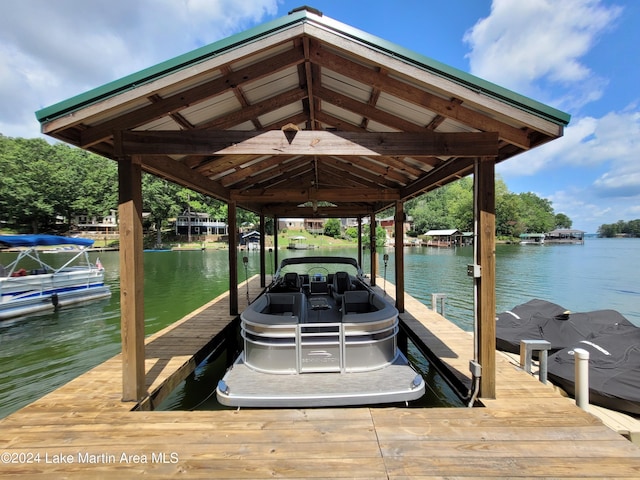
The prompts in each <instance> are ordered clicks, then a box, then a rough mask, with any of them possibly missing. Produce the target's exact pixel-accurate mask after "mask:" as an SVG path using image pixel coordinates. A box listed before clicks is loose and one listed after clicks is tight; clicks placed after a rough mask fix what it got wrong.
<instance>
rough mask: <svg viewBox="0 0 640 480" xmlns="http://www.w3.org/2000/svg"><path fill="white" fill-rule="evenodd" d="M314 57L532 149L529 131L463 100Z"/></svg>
mask: <svg viewBox="0 0 640 480" xmlns="http://www.w3.org/2000/svg"><path fill="white" fill-rule="evenodd" d="M314 45H315V44H314ZM312 58H313V61H314V62H315V63H317V64H318V65H321V66H322V67H324V68H327V69H329V70H333V71H334V72H340V73H341V74H343V75H346V76H347V77H350V78H352V79H354V80H357V81H358V82H363V83H365V84H367V85H371V86H372V87H373V88H379V89H381V90H382V91H383V92H385V93H387V94H389V95H393V96H395V97H398V98H400V99H403V100H406V101H408V102H410V103H413V104H415V105H418V106H421V107H423V108H425V109H427V110H432V111H434V112H437V113H438V114H439V115H441V116H443V117H446V118H451V119H453V120H455V121H457V122H461V123H464V124H465V125H469V126H470V127H472V128H475V129H478V130H482V131H495V132H498V133H499V135H500V138H501V139H502V140H504V141H506V142H508V143H511V144H513V145H517V146H518V147H520V148H524V149H529V148H531V141H530V139H529V135H528V133H527V132H526V131H524V130H521V129H519V128H516V127H513V126H511V125H508V124H506V123H504V122H501V121H499V120H496V119H494V118H490V117H488V116H487V115H485V114H483V113H481V112H478V111H477V110H474V109H472V108H468V107H466V106H465V105H464V104H462V101H461V100H460V99H456V98H454V99H451V100H448V99H446V98H442V97H440V96H438V95H434V94H432V93H429V92H427V91H424V90H420V89H417V88H408V87H407V84H406V83H404V82H402V81H400V80H396V79H394V78H391V77H389V76H387V75H385V74H384V70H383V71H382V72H379V71H377V70H375V69H372V68H369V67H366V66H364V65H360V64H357V63H354V62H352V61H350V60H348V59H346V58H344V57H341V56H339V55H336V54H334V53H331V52H330V51H328V50H325V49H322V48H314V50H313V51H312Z"/></svg>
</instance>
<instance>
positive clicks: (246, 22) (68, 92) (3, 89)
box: [0, 0, 640, 233]
mask: <svg viewBox="0 0 640 480" xmlns="http://www.w3.org/2000/svg"><path fill="white" fill-rule="evenodd" d="M305 4H307V5H310V6H312V7H314V8H316V9H318V10H320V11H321V12H322V13H323V14H324V15H326V16H328V17H331V18H333V19H335V20H338V21H340V22H343V23H346V24H348V25H350V26H352V27H356V28H359V29H361V30H363V31H365V32H367V33H370V34H373V35H376V36H378V37H381V38H383V39H385V40H388V41H391V42H394V43H396V44H398V45H399V46H402V47H404V48H407V49H410V50H413V51H415V52H416V53H419V54H422V55H425V56H427V57H430V58H432V59H434V60H437V61H440V62H442V63H445V64H447V65H450V66H452V67H455V68H458V69H460V70H462V71H465V72H468V73H471V74H473V75H476V76H478V77H480V78H483V79H485V80H488V81H490V82H493V83H495V84H497V85H500V86H502V87H505V88H509V89H511V90H513V91H515V92H517V93H520V94H522V95H525V96H528V97H530V98H532V99H535V100H537V101H540V102H542V103H545V104H547V105H550V106H553V107H555V108H557V109H559V110H562V111H564V112H567V113H569V114H570V115H571V122H570V123H569V125H568V126H567V127H566V129H565V132H564V136H563V137H562V138H560V139H558V140H555V141H553V142H550V143H549V144H547V145H544V146H542V147H539V148H536V149H533V150H531V151H530V152H526V153H524V154H521V155H518V156H517V157H515V158H513V159H510V160H508V161H506V162H503V163H501V164H499V165H498V166H497V167H496V171H497V172H498V174H499V175H500V176H501V178H502V179H503V180H504V181H505V183H506V185H507V187H508V189H509V190H510V191H511V192H514V193H521V192H533V193H535V194H536V195H538V196H540V197H543V198H546V199H548V200H550V201H551V202H552V206H553V208H554V211H555V212H556V213H564V214H566V215H568V216H569V218H571V220H572V221H573V228H577V229H580V230H584V231H586V232H588V233H595V232H596V231H597V229H598V227H599V226H600V225H602V224H609V223H615V222H617V221H618V220H624V221H629V220H634V219H637V218H640V88H639V87H640V48H639V45H640V1H638V0H395V1H390V0H367V1H361V0H90V1H87V0H55V1H52V0H1V1H0V134H2V135H4V136H6V137H23V138H38V137H41V136H42V135H41V134H40V125H39V124H38V122H37V121H36V118H35V111H37V110H39V109H41V108H44V107H48V106H50V105H52V104H55V103H57V102H60V101H63V100H66V99H68V98H70V97H73V96H75V95H78V94H80V93H83V92H85V91H87V90H91V89H93V88H96V87H99V86H101V85H104V84H105V83H108V82H110V81H112V80H116V79H118V78H121V77H123V76H125V75H128V74H130V73H134V72H137V71H139V70H141V69H143V68H146V67H149V66H153V65H155V64H157V63H159V62H162V61H164V60H168V59H170V58H173V57H175V56H178V55H181V54H183V53H186V52H189V51H191V50H193V49H195V48H198V47H201V46H203V45H207V44H209V43H212V42H215V41H217V40H220V39H221V38H225V37H227V36H229V35H232V34H234V33H238V32H242V31H244V30H246V29H248V28H250V27H252V26H255V25H258V24H261V23H264V22H266V21H269V20H272V19H274V18H278V17H281V16H284V15H287V13H288V12H289V11H291V10H292V9H294V8H296V7H300V6H302V5H305ZM47 140H48V141H52V140H51V139H49V138H47Z"/></svg>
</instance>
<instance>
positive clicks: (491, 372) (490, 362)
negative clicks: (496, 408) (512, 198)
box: [474, 158, 496, 398]
mask: <svg viewBox="0 0 640 480" xmlns="http://www.w3.org/2000/svg"><path fill="white" fill-rule="evenodd" d="M474 181H475V182H478V184H477V188H475V189H474V191H475V192H477V193H476V197H477V198H475V202H476V205H477V207H476V209H475V210H476V212H477V217H478V218H477V222H478V232H477V238H476V241H477V242H478V245H477V247H476V256H477V258H476V263H477V264H478V265H480V272H481V273H480V277H479V278H476V279H475V280H476V281H477V284H476V285H477V286H476V288H477V293H478V303H477V306H476V315H477V321H478V332H477V338H476V342H477V352H478V362H479V363H480V365H481V366H482V377H481V378H480V396H481V397H484V398H495V397H496V252H495V250H496V248H495V233H496V215H495V211H496V209H495V159H493V158H482V159H480V160H479V161H478V162H477V168H476V174H475V175H474Z"/></svg>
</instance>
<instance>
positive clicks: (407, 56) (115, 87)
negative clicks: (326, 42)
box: [36, 8, 571, 125]
mask: <svg viewBox="0 0 640 480" xmlns="http://www.w3.org/2000/svg"><path fill="white" fill-rule="evenodd" d="M305 22H309V23H313V24H317V25H319V26H321V27H323V28H326V29H329V30H331V31H333V32H334V33H336V34H339V35H342V36H344V37H346V38H349V39H351V40H353V41H356V42H358V43H361V44H364V45H367V46H368V47H369V48H372V49H375V50H378V51H380V52H382V53H384V54H386V55H389V56H391V57H394V58H396V59H399V60H401V61H404V62H406V63H408V64H411V65H413V66H415V67H418V68H421V69H423V70H425V71H429V72H430V73H432V74H436V75H439V76H441V77H443V78H446V79H448V80H450V81H453V82H456V83H458V84H460V85H464V86H465V87H467V88H470V89H472V90H475V91H477V92H481V93H483V94H485V95H487V96H490V97H493V98H496V99H499V100H501V101H503V102H505V103H508V104H510V105H513V106H515V107H517V108H520V109H522V110H525V111H527V112H529V113H532V114H535V115H537V116H541V117H544V118H545V119H547V120H549V121H552V122H554V123H557V124H562V125H567V124H568V123H569V121H570V118H571V116H570V115H569V114H567V113H564V112H562V111H560V110H557V109H555V108H553V107H550V106H548V105H545V104H542V103H540V102H537V101H535V100H532V99H530V98H528V97H525V96H523V95H520V94H517V93H515V92H513V91H511V90H508V89H506V88H503V87H500V86H498V85H495V84H493V83H491V82H488V81H486V80H483V79H481V78H478V77H475V76H473V75H471V74H469V73H466V72H463V71H461V70H458V69H456V68H453V67H450V66H448V65H445V64H443V63H441V62H438V61H436V60H433V59H431V58H429V57H426V56H424V55H421V54H418V53H416V52H413V51H411V50H408V49H406V48H404V47H401V46H398V45H396V44H394V43H391V42H388V41H386V40H383V39H381V38H379V37H377V36H374V35H371V34H368V33H366V32H363V31H361V30H359V29H356V28H353V27H350V26H348V25H345V24H343V23H341V22H338V21H336V20H333V19H330V18H328V17H325V16H319V15H316V14H314V13H313V11H312V9H310V11H308V10H306V9H305V8H303V9H296V10H294V11H292V12H291V13H290V14H288V15H286V16H283V17H281V18H279V19H276V20H273V21H270V22H267V23H264V24H262V25H259V26H257V27H254V28H251V29H249V30H246V31H244V32H241V33H238V34H235V35H232V36H230V37H227V38H225V39H222V40H219V41H217V42H214V43H212V44H209V45H206V46H204V47H201V48H198V49H196V50H193V51H191V52H188V53H185V54H183V55H180V56H178V57H175V58H173V59H170V60H167V61H165V62H162V63H159V64H157V65H155V66H152V67H149V68H146V69H144V70H141V71H139V72H137V73H133V74H131V75H127V76H126V77H123V78H121V79H119V80H115V81H113V82H110V83H107V84H105V85H103V86H101V87H98V88H95V89H93V90H90V91H87V92H85V93H82V94H80V95H77V96H75V97H72V98H69V99H67V100H65V101H62V102H59V103H56V104H54V105H51V106H49V107H46V108H43V109H41V110H38V111H37V112H36V118H37V119H38V121H39V122H41V123H45V122H47V121H51V120H53V119H56V118H59V117H61V116H64V115H67V114H69V113H71V112H74V111H77V110H79V109H81V108H83V107H86V106H88V105H91V104H93V103H96V102H98V101H101V100H104V99H106V98H109V97H113V96H115V95H118V94H120V93H122V92H125V91H128V90H131V89H134V88H136V87H138V86H140V85H142V84H145V83H148V82H151V81H154V80H157V79H158V78H161V77H163V76H166V75H169V74H171V73H174V72H176V71H179V70H181V69H183V68H187V67H189V66H192V65H194V64H197V63H199V62H202V61H205V60H207V59H210V58H212V57H215V56H217V55H221V54H223V53H225V52H228V51H229V50H232V49H234V48H237V47H240V46H242V45H246V44H248V43H251V42H254V41H256V40H259V39H261V38H264V37H267V36H269V35H271V34H273V33H277V32H279V31H282V30H285V29H287V28H290V27H292V26H295V25H297V24H303V23H305Z"/></svg>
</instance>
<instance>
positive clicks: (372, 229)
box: [369, 213, 378, 287]
mask: <svg viewBox="0 0 640 480" xmlns="http://www.w3.org/2000/svg"><path fill="white" fill-rule="evenodd" d="M369 253H370V255H371V262H370V263H371V286H372V287H374V286H375V285H376V275H377V274H378V255H377V252H376V214H375V213H371V222H370V223H369Z"/></svg>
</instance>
